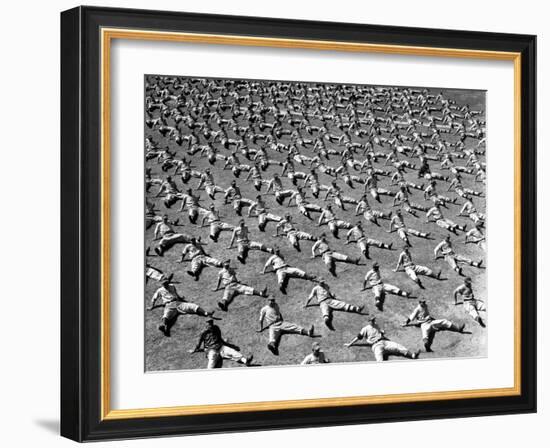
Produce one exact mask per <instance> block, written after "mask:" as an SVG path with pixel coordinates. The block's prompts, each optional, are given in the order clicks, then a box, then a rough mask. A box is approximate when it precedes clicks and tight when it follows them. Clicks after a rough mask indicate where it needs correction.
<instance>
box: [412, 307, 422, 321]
mask: <svg viewBox="0 0 550 448" xmlns="http://www.w3.org/2000/svg"><path fill="white" fill-rule="evenodd" d="M419 311H420V306H417V307H416V308H415V309H414V310H413V312H412V313H411V315H410V316H409V320H415V319H416V318H417V317H418V313H419Z"/></svg>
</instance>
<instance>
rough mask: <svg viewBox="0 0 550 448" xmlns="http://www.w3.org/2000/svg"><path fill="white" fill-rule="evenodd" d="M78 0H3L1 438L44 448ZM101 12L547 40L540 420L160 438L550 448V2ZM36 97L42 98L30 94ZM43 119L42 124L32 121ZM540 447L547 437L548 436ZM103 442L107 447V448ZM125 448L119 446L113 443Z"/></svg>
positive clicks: (239, 3) (54, 397) (342, 1)
mask: <svg viewBox="0 0 550 448" xmlns="http://www.w3.org/2000/svg"><path fill="white" fill-rule="evenodd" d="M77 4H78V3H77V2H72V1H62V0H56V1H50V2H37V1H36V2H30V1H27V2H23V1H18V2H15V1H11V2H4V4H3V8H2V19H3V20H2V23H1V27H0V33H1V37H2V38H1V40H0V42H1V44H0V45H1V49H2V53H1V54H2V70H0V85H1V86H2V87H1V98H2V102H1V103H0V104H1V107H0V123H1V124H0V129H1V133H2V136H3V138H2V159H1V164H0V167H1V168H2V169H1V175H0V188H1V189H0V191H2V193H3V196H4V198H5V199H3V201H2V210H3V214H2V219H1V220H0V228H1V233H0V235H2V237H3V240H2V242H1V247H2V249H3V254H2V255H3V256H2V257H1V258H0V267H1V269H0V272H2V276H1V278H2V280H3V286H4V288H3V294H2V313H3V314H4V316H3V318H2V325H0V340H1V343H0V347H1V349H2V363H1V367H0V422H2V423H1V427H2V430H1V431H0V441H1V442H2V443H3V444H5V445H6V446H9V445H7V444H8V443H10V442H11V443H17V442H19V444H21V443H24V445H31V444H33V443H40V446H42V447H44V446H48V447H49V446H68V445H69V444H70V443H71V442H69V441H67V440H65V439H61V438H60V437H59V436H58V435H57V432H58V414H59V404H58V402H59V398H58V397H59V385H58V383H59V380H58V377H59V348H58V346H59V267H58V266H59V12H60V11H62V10H64V9H68V8H71V7H73V6H76V5H77ZM87 4H94V5H101V6H117V7H133V8H156V9H166V10H185V11H192V12H203V13H220V14H238V15H251V16H267V17H283V18H292V19H311V20H331V21H342V22H346V21H347V22H361V23H373V24H384V25H402V26H421V27H434V28H437V27H439V28H450V29H470V30H480V31H481V30H483V31H494V32H516V33H529V34H537V35H538V38H539V40H538V80H539V85H538V92H539V93H538V108H539V110H538V117H539V123H540V126H539V129H538V149H539V156H538V166H539V168H538V170H539V173H538V176H539V177H538V179H539V181H538V194H539V214H538V217H539V229H540V230H539V297H538V302H539V355H538V356H539V413H538V414H536V415H526V416H505V417H485V418H475V419H460V420H439V421H426V422H414V423H410V422H406V423H391V424H382V425H369V426H348V427H338V428H323V429H306V430H292V431H276V432H272V433H266V432H258V433H243V434H232V435H214V436H197V437H193V438H186V439H181V438H170V439H156V440H155V441H154V443H155V445H157V446H159V447H168V446H176V444H181V443H185V444H186V445H187V446H201V447H203V446H218V445H220V444H221V445H223V446H225V447H233V446H239V447H248V446H258V445H260V444H261V445H262V446H266V447H271V446H273V447H275V446H296V445H305V444H315V445H316V446H319V447H320V446H337V445H338V444H340V443H342V441H343V440H345V441H346V442H349V443H350V444H354V445H355V444H369V445H371V446H372V445H381V444H389V446H393V445H397V444H398V443H399V444H406V446H407V447H410V448H413V447H417V446H419V447H420V446H425V445H426V444H435V445H438V446H445V447H449V448H452V447H464V446H474V447H475V446H484V445H487V444H492V445H496V444H498V445H499V446H500V447H502V448H506V447H516V446H518V445H521V444H523V443H526V442H528V441H533V442H535V446H544V444H545V443H547V440H548V429H547V428H545V426H544V425H545V423H548V422H550V410H549V409H548V406H550V392H549V391H548V388H547V387H546V383H547V382H546V381H545V374H546V375H547V374H548V373H547V372H548V362H549V360H550V355H549V354H548V350H546V352H545V351H544V348H545V347H546V348H547V347H548V346H550V331H549V329H548V327H544V326H543V323H544V320H545V319H544V317H549V316H548V307H547V306H545V304H544V303H543V299H544V297H545V296H546V295H547V290H548V285H549V283H548V280H545V281H543V277H548V276H549V275H550V268H549V267H548V264H547V263H546V262H545V260H544V259H543V257H544V253H545V252H546V251H547V250H550V239H549V237H548V236H547V235H545V234H544V233H543V232H542V229H544V228H545V227H547V226H548V222H549V219H548V218H549V216H548V214H549V213H550V204H548V203H546V204H545V202H546V196H547V194H548V193H549V192H550V179H549V178H548V176H547V177H546V178H545V179H544V178H543V176H544V174H545V172H544V171H543V170H544V168H543V167H544V166H545V165H546V164H547V163H549V162H550V157H549V155H548V153H547V152H545V145H544V142H545V140H544V137H545V134H546V132H545V131H546V129H545V127H544V124H545V123H546V122H547V120H548V119H549V118H550V116H549V114H548V101H550V97H549V95H548V89H547V88H546V82H545V79H546V77H547V76H549V75H548V71H547V67H548V63H549V60H550V53H548V47H547V45H546V37H547V36H550V28H549V25H548V20H547V19H548V17H549V11H548V10H547V8H546V6H545V5H544V2H540V1H539V2H537V1H535V0H524V1H522V2H518V1H514V2H510V1H500V2H493V3H492V4H491V2H480V1H471V0H462V1H460V2H454V5H453V6H451V5H452V3H451V2H441V1H431V0H430V1H417V2H411V1H408V0H393V1H392V2H391V3H389V4H388V3H385V2H376V3H375V2H372V3H371V2H364V3H363V2H359V1H357V0H339V1H338V2H325V3H321V2H320V1H319V0H318V1H311V2H307V1H302V2H297V1H296V0H277V1H276V2H265V3H264V2H259V1H254V0H231V1H223V0H218V1H216V0H202V1H201V2H183V1H177V0H157V1H156V2H146V1H143V0H133V1H122V0H119V1H108V0H103V1H100V2H95V1H88V2H87ZM29 92H32V94H31V95H32V96H29V97H27V95H28V94H29ZM31 110H32V111H33V112H34V113H33V116H34V121H33V122H30V121H28V120H27V118H26V117H27V114H28V112H29V111H31ZM537 439H538V440H537ZM150 444H152V441H151V440H142V441H130V442H118V444H117V446H122V445H124V446H126V445H128V446H135V447H138V446H149V445H150ZM100 445H103V444H99V445H97V446H100ZM110 446H114V445H110Z"/></svg>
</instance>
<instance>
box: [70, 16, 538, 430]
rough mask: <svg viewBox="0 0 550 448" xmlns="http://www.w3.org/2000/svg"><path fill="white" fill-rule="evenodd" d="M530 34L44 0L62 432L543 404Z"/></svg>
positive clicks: (467, 412) (505, 409)
mask: <svg viewBox="0 0 550 448" xmlns="http://www.w3.org/2000/svg"><path fill="white" fill-rule="evenodd" d="M535 45H536V38H535V36H528V35H515V34H495V33H481V32H473V31H450V30H436V29H418V28H402V27H392V26H378V25H377V26H372V25H360V24H350V23H328V22H309V21H290V20H279V19H266V18H255V17H237V16H235V17H232V16H217V15H203V14H188V13H180V12H177V13H176V12H165V11H142V10H124V9H108V8H92V7H78V8H75V9H71V10H69V11H65V12H63V13H62V14H61V82H62V89H61V131H62V139H61V172H62V179H61V182H62V189H61V204H62V212H61V223H62V228H61V235H62V238H61V240H62V247H61V254H62V261H61V271H62V279H61V283H62V291H61V293H62V294H61V301H62V329H61V344H62V346H61V353H62V365H61V433H62V435H63V436H65V437H68V438H71V439H73V440H77V441H91V440H103V439H120V438H137V437H153V436H161V435H185V434H197V433H210V432H230V431H247V430H262V429H263V430H267V429H278V428H297V427H311V426H327V425H345V424H363V423H371V422H385V421H399V420H413V419H432V418H450V417H466V416H480V415H495V414H509V413H526V412H535V411H536V300H535V298H536V259H537V257H536V247H537V244H536V191H535V186H536V178H535V173H536V170H535V164H536V152H535V141H536V138H535V137H536V129H535V123H536V120H535V103H536V97H535V93H536V79H535V74H536V70H535V53H536V51H535Z"/></svg>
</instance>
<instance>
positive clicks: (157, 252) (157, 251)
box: [155, 246, 164, 257]
mask: <svg viewBox="0 0 550 448" xmlns="http://www.w3.org/2000/svg"><path fill="white" fill-rule="evenodd" d="M155 253H156V254H157V255H158V256H159V257H163V256H164V253H163V252H162V249H161V248H160V247H158V246H157V247H155Z"/></svg>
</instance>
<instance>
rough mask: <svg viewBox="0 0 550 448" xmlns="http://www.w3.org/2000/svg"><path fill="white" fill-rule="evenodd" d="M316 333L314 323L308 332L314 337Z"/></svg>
mask: <svg viewBox="0 0 550 448" xmlns="http://www.w3.org/2000/svg"><path fill="white" fill-rule="evenodd" d="M314 334H315V327H314V326H313V325H312V326H311V327H309V330H308V332H307V335H308V336H309V337H310V338H312V337H313V335H314Z"/></svg>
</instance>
